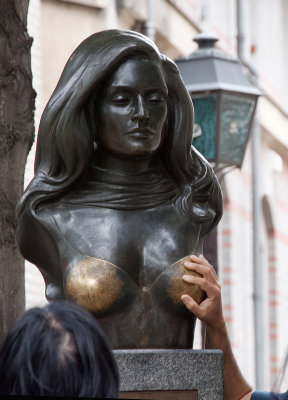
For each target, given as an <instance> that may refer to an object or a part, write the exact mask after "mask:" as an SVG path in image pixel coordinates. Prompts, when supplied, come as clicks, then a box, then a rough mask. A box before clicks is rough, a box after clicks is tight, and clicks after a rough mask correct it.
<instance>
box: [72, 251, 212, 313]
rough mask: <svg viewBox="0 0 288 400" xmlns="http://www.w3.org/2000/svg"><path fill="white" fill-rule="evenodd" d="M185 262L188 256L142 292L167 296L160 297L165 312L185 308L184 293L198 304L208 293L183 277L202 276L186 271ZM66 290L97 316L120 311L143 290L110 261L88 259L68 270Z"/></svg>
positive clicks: (87, 257)
mask: <svg viewBox="0 0 288 400" xmlns="http://www.w3.org/2000/svg"><path fill="white" fill-rule="evenodd" d="M186 261H189V256H187V257H184V258H182V259H181V260H179V261H177V262H175V263H174V264H172V265H171V266H170V267H168V268H166V269H165V270H164V271H163V272H162V273H160V274H159V276H158V278H157V279H156V280H155V282H154V283H153V285H152V286H151V287H150V288H149V290H147V289H145V290H144V289H143V294H144V292H145V295H149V292H151V293H152V292H153V293H154V295H155V294H156V296H157V297H162V296H163V295H164V299H161V298H159V301H160V302H161V303H163V306H164V307H165V309H166V308H169V304H170V305H171V306H172V307H173V308H175V306H176V307H178V308H179V307H180V308H183V309H185V306H184V304H183V302H182V300H181V296H182V295H183V294H188V295H190V296H191V297H192V298H193V299H194V300H195V301H196V302H197V303H198V304H199V303H200V302H201V301H202V300H203V299H204V297H205V292H204V291H203V290H201V289H200V288H199V287H198V286H197V285H193V284H188V283H186V282H184V281H183V279H182V276H183V275H185V274H186V275H194V276H197V275H198V276H200V275H199V274H198V273H197V272H194V271H190V270H187V269H186V268H185V267H184V263H185V262H186ZM65 287H66V294H67V297H68V299H70V300H72V301H74V302H75V303H77V304H80V305H81V306H83V307H84V308H86V309H88V310H89V311H92V312H94V313H96V314H103V313H106V312H112V311H113V310H114V309H115V308H117V309H118V310H119V307H121V304H122V305H123V304H127V302H128V303H129V301H133V300H132V299H133V297H134V296H135V295H136V296H137V294H139V293H140V291H141V288H140V287H139V286H137V285H136V284H135V283H134V282H133V281H132V279H131V278H130V276H129V275H128V274H127V273H126V272H125V271H123V270H122V269H120V268H119V267H117V266H116V265H114V264H112V263H110V262H108V261H105V260H101V259H98V258H94V257H89V256H85V257H83V259H82V260H81V261H80V262H78V263H76V264H75V265H74V266H73V267H71V268H70V269H69V270H68V273H67V275H66V283H65ZM141 292H142V291H141ZM162 300H164V302H163V301H162ZM186 311H187V310H186Z"/></svg>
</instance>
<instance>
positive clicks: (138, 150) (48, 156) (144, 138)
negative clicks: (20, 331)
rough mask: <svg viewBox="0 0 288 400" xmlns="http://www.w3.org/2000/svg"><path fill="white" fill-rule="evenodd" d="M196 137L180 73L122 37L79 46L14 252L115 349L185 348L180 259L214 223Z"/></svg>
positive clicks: (212, 193) (117, 33)
mask: <svg viewBox="0 0 288 400" xmlns="http://www.w3.org/2000/svg"><path fill="white" fill-rule="evenodd" d="M192 132H193V106H192V102H191V99H190V96H189V93H188V92H187V90H186V87H185V85H184V83H183V81H182V79H181V77H180V75H179V72H178V69H177V67H176V65H175V64H174V62H173V61H171V60H170V59H168V58H167V57H165V56H163V55H162V54H160V53H159V50H158V49H157V47H156V46H155V45H154V43H152V42H151V41H150V40H149V39H148V38H146V37H145V36H143V35H141V34H139V33H136V32H132V31H124V30H108V31H103V32H99V33H96V34H94V35H92V36H90V37H88V38H87V39H86V40H84V41H83V42H82V43H81V44H80V45H79V46H78V48H77V49H76V50H75V51H74V53H73V54H72V55H71V57H70V59H69V60H68V62H67V64H66V66H65V68H64V70H63V73H62V75H61V77H60V80H59V82H58V84H57V87H56V89H55V91H54V93H53V94H52V96H51V98H50V100H49V102H48V104H47V106H46V108H45V110H44V113H43V115H42V118H41V122H40V127H39V133H38V142H37V150H36V157H35V176H34V178H33V179H32V181H31V183H30V184H29V186H28V188H27V189H26V191H25V193H24V195H23V197H22V198H21V199H20V201H19V204H18V207H17V213H18V219H19V225H18V232H17V242H18V246H19V248H20V251H21V253H22V254H23V256H24V257H25V258H26V259H27V260H29V261H30V262H32V263H34V264H35V265H36V266H37V267H38V268H39V270H40V271H41V273H42V274H43V277H44V279H45V283H46V296H47V298H48V299H49V300H55V299H65V298H66V299H70V300H72V301H74V302H77V303H79V304H81V305H83V306H84V307H86V308H87V309H89V310H90V311H91V312H93V313H94V315H95V317H96V318H97V319H98V321H99V323H100V325H101V326H102V328H103V330H104V331H105V333H106V335H107V337H108V340H109V341H110V344H111V346H112V347H113V348H116V349H117V348H118V349H121V348H122V349H125V348H126V349H127V348H191V347H192V344H193V335H194V325H195V317H194V316H193V315H192V314H190V313H189V312H188V311H187V309H186V307H185V306H184V304H183V303H182V301H181V299H180V296H181V294H182V293H185V292H187V290H188V289H187V287H188V286H189V285H187V284H186V283H185V282H183V281H182V279H181V276H182V275H183V273H184V268H183V261H182V259H183V258H184V257H186V256H188V255H189V254H192V253H196V254H197V253H198V254H199V253H201V251H202V244H203V238H204V236H205V235H206V234H207V233H208V232H209V231H211V230H212V229H213V228H214V227H215V225H216V224H217V223H218V222H219V219H220V218H221V215H222V196H221V190H220V186H219V183H218V181H217V179H216V177H215V175H214V173H213V171H212V169H211V167H210V166H209V164H208V163H207V161H206V160H205V159H204V158H203V157H202V156H201V155H200V154H199V153H198V152H197V151H196V150H195V149H194V148H193V147H192V145H191V143H192ZM185 285H186V286H185Z"/></svg>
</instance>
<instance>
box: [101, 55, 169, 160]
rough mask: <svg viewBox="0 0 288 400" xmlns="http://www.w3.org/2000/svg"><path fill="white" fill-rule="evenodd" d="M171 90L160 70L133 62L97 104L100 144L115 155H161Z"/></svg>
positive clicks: (117, 74) (116, 76) (124, 67)
mask: <svg viewBox="0 0 288 400" xmlns="http://www.w3.org/2000/svg"><path fill="white" fill-rule="evenodd" d="M167 94H168V89H167V86H166V83H165V80H164V77H163V74H162V71H161V69H160V68H159V66H158V65H157V64H156V63H154V62H152V61H149V60H146V59H137V58H132V59H130V60H127V61H126V62H124V63H123V64H122V65H121V66H120V67H119V68H118V69H117V70H116V71H115V73H114V74H113V75H112V76H111V78H110V79H109V81H108V83H107V84H106V86H105V88H104V90H103V92H102V96H100V100H99V101H98V103H97V110H96V112H97V116H98V119H97V140H98V142H99V145H100V147H102V148H104V149H105V150H106V151H108V152H111V153H113V154H114V155H118V156H124V157H130V156H136V157H145V156H149V155H151V154H153V153H154V152H155V151H157V150H158V149H159V147H160V145H161V141H162V130H163V125H164V123H165V120H166V117H167Z"/></svg>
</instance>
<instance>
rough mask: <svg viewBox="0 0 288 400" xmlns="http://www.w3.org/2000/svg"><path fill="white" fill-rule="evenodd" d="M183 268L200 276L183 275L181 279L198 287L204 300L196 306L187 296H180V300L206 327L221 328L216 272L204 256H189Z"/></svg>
mask: <svg viewBox="0 0 288 400" xmlns="http://www.w3.org/2000/svg"><path fill="white" fill-rule="evenodd" d="M184 266H185V268H186V269H187V270H190V271H195V272H198V274H200V275H201V276H192V275H183V277H182V279H183V280H184V281H185V282H186V283H190V284H193V285H198V286H199V287H200V288H201V289H202V290H204V291H205V293H206V297H205V299H204V300H203V301H202V302H201V303H200V304H199V305H198V304H197V303H196V302H195V301H194V300H193V299H192V297H190V296H189V295H187V294H184V295H183V296H181V299H182V301H183V303H184V304H185V306H186V307H187V309H188V310H189V311H191V312H192V313H193V314H195V315H196V317H197V318H199V319H200V320H201V321H203V322H205V323H206V325H207V326H211V327H213V328H214V329H215V328H217V327H221V326H222V325H223V323H224V318H223V311H222V302H221V287H220V284H219V282H218V278H217V275H216V272H215V270H214V268H213V267H212V265H211V264H209V262H208V261H207V260H206V259H205V257H204V256H202V255H201V256H199V257H197V256H195V255H191V256H190V262H185V263H184Z"/></svg>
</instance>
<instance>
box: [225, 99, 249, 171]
mask: <svg viewBox="0 0 288 400" xmlns="http://www.w3.org/2000/svg"><path fill="white" fill-rule="evenodd" d="M254 108H255V99H253V98H251V97H248V98H247V97H246V98H245V97H242V96H241V97H240V96H239V95H238V96H236V95H232V94H227V93H224V94H223V95H222V109H221V125H220V126H221V128H220V129H221V132H220V143H219V159H220V160H221V161H224V162H225V161H227V162H231V163H232V164H234V165H237V166H241V163H242V159H243V156H244V152H245V147H246V142H247V137H248V133H249V127H250V121H251V118H252V116H253V111H254Z"/></svg>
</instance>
